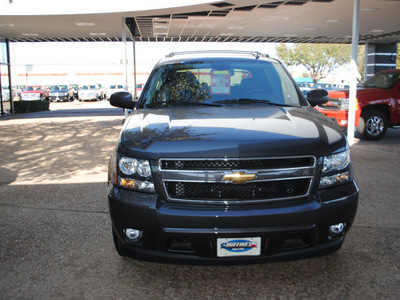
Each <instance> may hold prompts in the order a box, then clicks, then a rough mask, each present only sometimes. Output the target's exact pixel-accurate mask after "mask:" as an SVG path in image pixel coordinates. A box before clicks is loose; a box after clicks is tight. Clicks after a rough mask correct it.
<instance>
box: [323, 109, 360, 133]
mask: <svg viewBox="0 0 400 300" xmlns="http://www.w3.org/2000/svg"><path fill="white" fill-rule="evenodd" d="M316 109H317V110H318V111H319V112H321V113H323V114H324V115H325V116H327V117H328V118H330V119H332V120H333V121H335V122H336V123H337V124H338V125H339V127H340V128H342V129H347V125H348V124H347V123H348V122H347V121H348V118H349V112H348V111H347V110H329V109H322V108H320V107H317V108H316ZM360 115H361V112H360V110H356V115H355V121H354V126H356V127H357V126H358V121H359V119H360Z"/></svg>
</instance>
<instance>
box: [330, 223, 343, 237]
mask: <svg viewBox="0 0 400 300" xmlns="http://www.w3.org/2000/svg"><path fill="white" fill-rule="evenodd" d="M345 228H346V225H345V224H344V223H339V224H335V225H331V226H329V233H330V234H332V235H338V234H341V233H343V231H344V229H345Z"/></svg>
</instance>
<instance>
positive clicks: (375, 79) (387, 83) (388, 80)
mask: <svg viewBox="0 0 400 300" xmlns="http://www.w3.org/2000/svg"><path fill="white" fill-rule="evenodd" d="M399 79H400V73H377V74H375V75H374V76H372V77H371V78H370V79H368V80H367V81H365V82H364V83H363V84H362V86H363V87H365V88H381V89H390V88H391V87H393V86H394V85H395V84H396V83H397V81H399Z"/></svg>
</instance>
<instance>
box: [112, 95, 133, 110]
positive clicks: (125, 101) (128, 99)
mask: <svg viewBox="0 0 400 300" xmlns="http://www.w3.org/2000/svg"><path fill="white" fill-rule="evenodd" d="M110 104H111V105H112V106H116V107H120V108H127V109H133V108H134V107H135V104H136V103H135V102H134V101H133V99H132V95H131V93H129V92H117V93H114V94H112V95H111V97H110Z"/></svg>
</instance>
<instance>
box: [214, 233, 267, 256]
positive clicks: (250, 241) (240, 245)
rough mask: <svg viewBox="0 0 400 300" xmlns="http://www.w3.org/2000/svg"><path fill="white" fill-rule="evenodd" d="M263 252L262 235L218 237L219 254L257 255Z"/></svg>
mask: <svg viewBox="0 0 400 300" xmlns="http://www.w3.org/2000/svg"><path fill="white" fill-rule="evenodd" d="M260 253H261V238H260V237H245V238H229V239H226V238H219V239H217V256H218V257H226V256H257V255H260Z"/></svg>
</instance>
